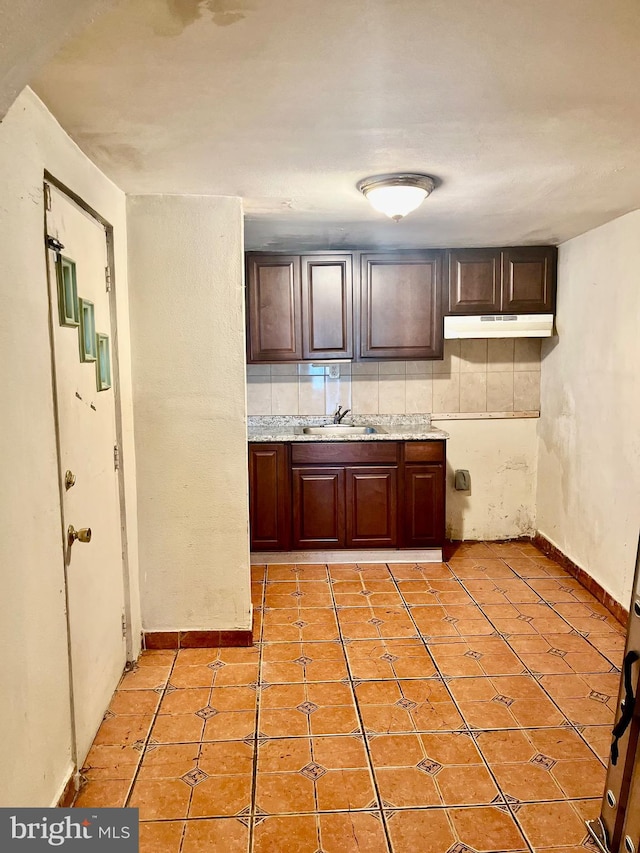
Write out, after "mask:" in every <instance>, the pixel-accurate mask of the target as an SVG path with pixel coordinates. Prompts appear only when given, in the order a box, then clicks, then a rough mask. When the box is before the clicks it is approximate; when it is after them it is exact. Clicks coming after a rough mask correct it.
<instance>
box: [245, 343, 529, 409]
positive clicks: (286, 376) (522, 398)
mask: <svg viewBox="0 0 640 853" xmlns="http://www.w3.org/2000/svg"><path fill="white" fill-rule="evenodd" d="M338 368H339V371H340V376H339V378H337V379H333V378H332V377H330V376H329V367H328V366H326V365H312V364H250V365H247V411H248V414H249V415H329V414H333V412H334V411H335V410H336V407H337V406H338V405H341V406H342V407H343V408H349V409H353V411H354V412H356V413H357V414H360V415H366V414H380V413H383V414H412V413H416V412H425V413H432V414H454V413H456V412H468V413H478V412H525V411H526V412H530V411H537V410H538V409H539V408H540V339H539V338H505V339H495V340H457V341H445V344H444V357H443V359H442V361H379V362H353V363H350V364H347V363H345V364H338Z"/></svg>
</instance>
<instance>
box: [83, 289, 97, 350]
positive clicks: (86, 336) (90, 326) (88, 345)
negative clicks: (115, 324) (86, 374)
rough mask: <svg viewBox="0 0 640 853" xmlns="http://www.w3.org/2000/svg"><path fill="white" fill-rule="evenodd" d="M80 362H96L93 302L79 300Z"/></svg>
mask: <svg viewBox="0 0 640 853" xmlns="http://www.w3.org/2000/svg"><path fill="white" fill-rule="evenodd" d="M79 301H80V330H79V331H80V361H95V360H96V320H95V310H94V306H93V302H91V301H90V300H89V299H80V300H79Z"/></svg>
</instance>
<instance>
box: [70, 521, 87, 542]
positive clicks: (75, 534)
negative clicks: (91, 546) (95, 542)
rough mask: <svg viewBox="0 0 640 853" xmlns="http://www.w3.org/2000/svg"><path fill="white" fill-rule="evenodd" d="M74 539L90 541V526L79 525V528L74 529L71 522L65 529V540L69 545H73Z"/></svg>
mask: <svg viewBox="0 0 640 853" xmlns="http://www.w3.org/2000/svg"><path fill="white" fill-rule="evenodd" d="M76 539H77V540H78V542H91V528H90V527H81V528H80V530H76V529H75V527H74V526H73V524H70V525H69V527H68V529H67V541H68V543H69V547H71V546H72V545H73V543H74V542H75V541H76Z"/></svg>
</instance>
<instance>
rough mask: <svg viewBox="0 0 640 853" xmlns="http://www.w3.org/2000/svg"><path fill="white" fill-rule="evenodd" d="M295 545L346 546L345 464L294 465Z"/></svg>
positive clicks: (316, 546) (309, 546) (297, 546)
mask: <svg viewBox="0 0 640 853" xmlns="http://www.w3.org/2000/svg"><path fill="white" fill-rule="evenodd" d="M291 474H292V486H293V542H292V544H293V547H294V548H344V546H345V513H344V501H345V490H344V481H345V470H344V468H323V467H318V468H293V469H292V471H291Z"/></svg>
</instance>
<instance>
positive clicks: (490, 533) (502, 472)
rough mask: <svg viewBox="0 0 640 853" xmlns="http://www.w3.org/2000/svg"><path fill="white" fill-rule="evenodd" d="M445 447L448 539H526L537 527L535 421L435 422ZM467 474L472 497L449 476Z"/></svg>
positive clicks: (530, 419) (434, 417)
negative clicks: (459, 471) (446, 435)
mask: <svg viewBox="0 0 640 853" xmlns="http://www.w3.org/2000/svg"><path fill="white" fill-rule="evenodd" d="M432 422H433V424H434V426H437V427H440V429H443V430H446V431H447V432H448V433H449V440H448V441H447V526H446V533H447V537H448V538H450V539H510V538H513V537H517V536H530V535H532V534H533V533H534V532H535V529H536V525H535V519H536V504H535V498H536V460H537V446H536V424H537V419H535V418H513V419H504V420H501V419H496V420H494V419H491V420H439V419H438V416H437V415H434V416H433V418H432ZM456 468H466V469H467V470H468V471H469V472H470V474H471V491H470V492H457V491H456V490H455V489H454V487H453V472H454V471H455V469H456Z"/></svg>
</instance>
